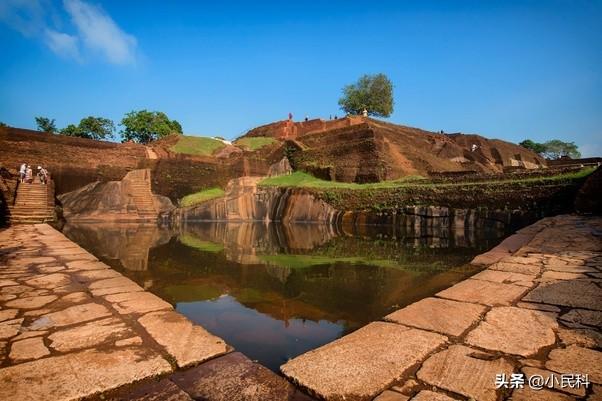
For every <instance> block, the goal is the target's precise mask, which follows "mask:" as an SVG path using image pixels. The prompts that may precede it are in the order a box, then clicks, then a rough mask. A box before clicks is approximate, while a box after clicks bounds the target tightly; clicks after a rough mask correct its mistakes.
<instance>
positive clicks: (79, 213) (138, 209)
mask: <svg viewBox="0 0 602 401" xmlns="http://www.w3.org/2000/svg"><path fill="white" fill-rule="evenodd" d="M150 185H151V184H150V170H148V169H144V170H133V171H130V172H129V173H128V174H127V175H126V176H125V177H124V178H123V180H121V181H109V182H99V181H97V182H93V183H91V184H88V185H86V186H84V187H82V188H79V189H77V190H75V191H72V192H68V193H66V194H63V195H60V196H59V200H60V201H61V203H62V205H63V215H64V217H65V219H66V220H68V221H155V220H156V219H157V216H158V214H160V213H163V212H166V211H169V210H171V209H173V205H172V204H171V201H170V200H169V198H166V197H164V196H160V195H154V194H153V193H152V192H151V187H150Z"/></svg>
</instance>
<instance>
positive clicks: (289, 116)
mask: <svg viewBox="0 0 602 401" xmlns="http://www.w3.org/2000/svg"><path fill="white" fill-rule="evenodd" d="M288 119H289V120H290V121H292V120H293V113H288Z"/></svg>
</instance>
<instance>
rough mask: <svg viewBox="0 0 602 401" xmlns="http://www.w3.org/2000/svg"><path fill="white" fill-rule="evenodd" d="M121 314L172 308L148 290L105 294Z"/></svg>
mask: <svg viewBox="0 0 602 401" xmlns="http://www.w3.org/2000/svg"><path fill="white" fill-rule="evenodd" d="M105 299H106V300H107V301H108V302H111V303H112V304H113V305H112V306H113V308H115V310H116V311H117V312H119V313H121V314H143V313H148V312H154V311H158V310H165V309H172V307H171V305H170V304H168V303H167V302H165V301H164V300H162V299H161V298H159V297H157V296H155V295H153V294H151V293H150V292H126V293H120V294H112V295H107V296H105Z"/></svg>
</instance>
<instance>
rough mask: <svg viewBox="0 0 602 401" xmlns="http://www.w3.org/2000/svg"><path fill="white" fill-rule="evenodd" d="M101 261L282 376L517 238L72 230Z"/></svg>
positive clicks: (387, 232)
mask: <svg viewBox="0 0 602 401" xmlns="http://www.w3.org/2000/svg"><path fill="white" fill-rule="evenodd" d="M63 232H64V233H65V234H66V235H67V236H68V237H69V238H71V239H72V240H73V241H75V242H77V243H79V244H80V245H82V246H83V247H84V248H86V249H87V250H89V251H90V252H92V253H93V254H94V255H96V256H97V257H98V258H100V259H101V260H103V261H104V262H106V263H107V264H109V265H111V266H112V267H114V268H115V269H117V270H119V271H121V272H122V273H123V274H125V275H126V276H128V277H130V278H131V279H133V280H135V281H136V282H137V283H139V284H140V285H141V286H142V287H144V288H145V289H147V290H148V291H151V292H153V293H155V294H156V295H158V296H160V297H161V298H163V299H165V300H166V301H168V302H170V303H171V304H173V305H174V306H175V308H176V310H178V311H179V312H181V313H182V314H184V315H185V316H187V317H188V318H189V319H191V320H193V321H195V322H197V323H199V324H201V325H202V326H203V327H205V328H206V329H207V330H209V331H210V332H212V333H214V334H216V335H218V336H220V337H221V338H223V339H224V340H226V341H227V342H228V343H229V344H231V345H232V346H234V347H235V348H236V349H237V350H238V351H241V352H243V353H244V354H246V355H247V356H248V357H250V358H251V359H254V360H257V361H259V362H260V363H262V364H263V365H265V366H267V367H269V368H270V369H272V370H274V371H278V369H279V366H280V365H282V364H283V363H285V362H286V361H287V360H288V359H290V358H293V357H295V356H297V355H299V354H301V353H304V352H306V351H308V350H311V349H314V348H317V347H319V346H321V345H323V344H326V343H328V342H330V341H332V340H335V339H337V338H339V337H341V336H343V335H345V334H347V333H350V332H352V331H353V330H356V329H358V328H359V327H361V326H363V325H365V324H367V323H369V322H371V321H373V320H378V319H381V318H382V317H383V316H385V315H386V314H388V313H390V312H392V311H393V310H395V309H397V308H399V307H403V306H405V305H408V304H410V303H412V302H415V301H416V300H419V299H422V298H425V297H428V296H430V295H433V294H435V293H436V292H438V291H440V290H442V289H444V288H447V287H449V286H451V285H452V284H454V283H456V282H458V281H461V280H462V279H464V278H465V277H467V276H470V275H472V274H474V273H475V272H476V268H475V267H473V266H470V265H468V264H467V263H468V262H469V261H470V260H471V259H472V258H473V257H474V256H475V255H477V254H479V253H482V252H484V251H485V250H487V249H489V248H491V247H492V246H494V245H495V244H497V243H498V242H499V241H500V240H501V238H503V237H504V235H505V233H504V232H500V230H499V229H493V228H483V229H481V230H479V231H478V232H474V231H470V232H462V233H452V234H450V233H449V232H444V233H433V232H430V233H428V235H425V236H413V235H411V233H404V232H400V231H399V228H398V229H392V228H390V227H376V226H372V227H363V228H361V229H356V230H355V231H354V232H351V233H349V232H343V231H342V230H340V229H337V228H336V227H332V226H326V225H310V224H308V225H279V224H252V223H196V224H189V225H187V226H186V227H184V228H179V229H177V230H173V229H166V228H159V227H156V226H149V225H131V224H122V225H119V224H111V225H106V224H80V225H73V224H69V225H66V226H65V227H64V229H63Z"/></svg>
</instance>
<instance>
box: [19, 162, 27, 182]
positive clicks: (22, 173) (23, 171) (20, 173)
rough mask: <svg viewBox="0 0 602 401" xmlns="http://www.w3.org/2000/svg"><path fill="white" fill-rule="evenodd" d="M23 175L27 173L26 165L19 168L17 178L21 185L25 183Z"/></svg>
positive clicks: (23, 164)
mask: <svg viewBox="0 0 602 401" xmlns="http://www.w3.org/2000/svg"><path fill="white" fill-rule="evenodd" d="M25 173H27V164H25V163H22V164H21V168H19V177H20V178H21V182H22V183H23V182H25Z"/></svg>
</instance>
